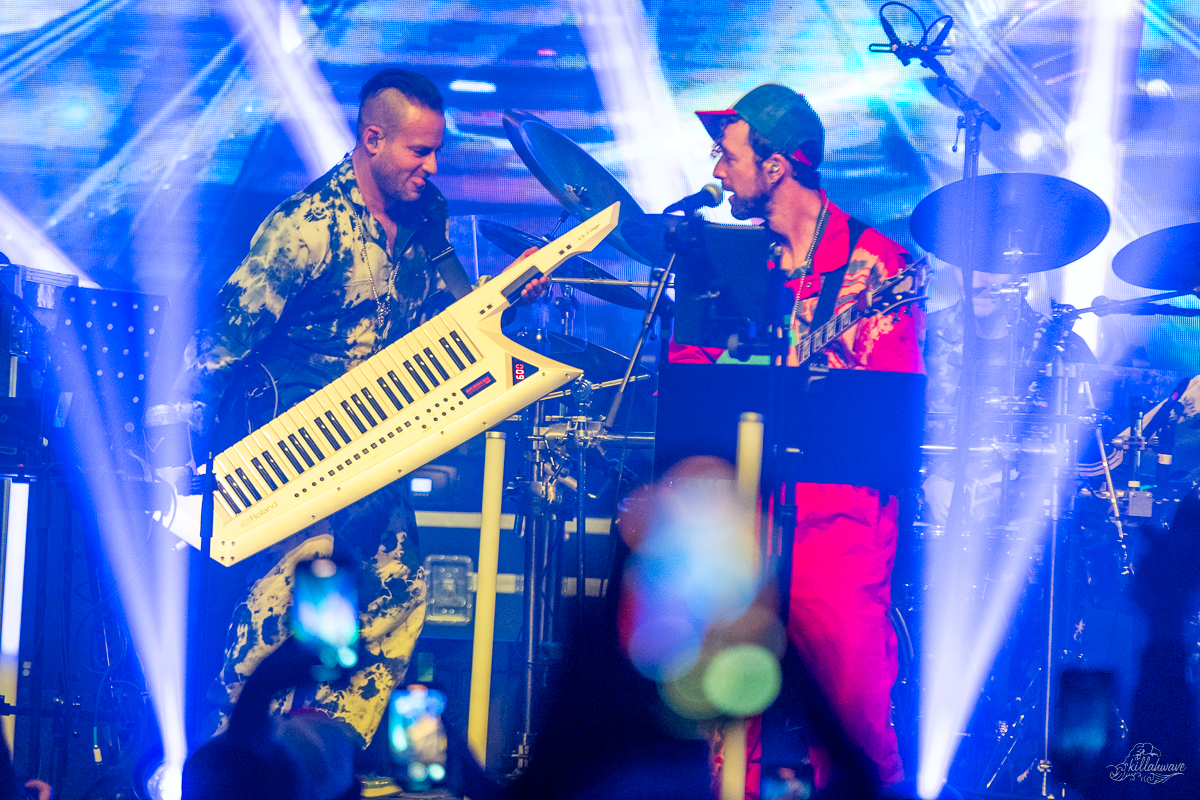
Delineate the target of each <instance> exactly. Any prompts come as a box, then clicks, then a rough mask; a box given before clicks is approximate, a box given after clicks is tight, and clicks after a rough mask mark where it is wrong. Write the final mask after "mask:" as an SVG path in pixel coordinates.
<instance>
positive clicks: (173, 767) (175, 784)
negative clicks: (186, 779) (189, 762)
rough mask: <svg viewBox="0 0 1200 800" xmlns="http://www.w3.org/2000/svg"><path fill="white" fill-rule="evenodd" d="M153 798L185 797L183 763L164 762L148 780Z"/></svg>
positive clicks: (147, 785)
mask: <svg viewBox="0 0 1200 800" xmlns="http://www.w3.org/2000/svg"><path fill="white" fill-rule="evenodd" d="M146 793H147V794H148V795H150V798H151V800H180V798H181V797H183V764H168V763H167V762H165V761H164V762H163V763H161V764H159V765H158V768H157V769H155V770H154V772H153V773H152V774H151V775H150V778H149V780H147V781H146Z"/></svg>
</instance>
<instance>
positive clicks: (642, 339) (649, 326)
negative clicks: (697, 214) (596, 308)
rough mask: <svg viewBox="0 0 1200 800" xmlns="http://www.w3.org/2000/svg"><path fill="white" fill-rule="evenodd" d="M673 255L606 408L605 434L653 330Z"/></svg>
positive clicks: (661, 276) (672, 266)
mask: <svg viewBox="0 0 1200 800" xmlns="http://www.w3.org/2000/svg"><path fill="white" fill-rule="evenodd" d="M675 255H676V254H675V253H671V260H670V262H668V263H667V268H666V269H664V270H663V271H662V274H661V275H660V276H659V278H658V285H657V286H655V287H654V299H653V300H651V301H650V304H649V305H648V306H647V307H646V314H645V316H644V317H642V332H641V333H640V334H639V335H638V340H637V344H635V345H634V346H633V355H631V356H630V357H629V363H628V364H626V365H625V374H624V375H623V376H622V377H621V385H620V387H619V388H618V389H617V391H616V393H615V394H614V395H613V399H612V402H611V403H610V404H609V406H608V413H607V414H605V415H604V425H603V430H604V432H606V433H607V432H608V431H609V430H611V429H612V426H613V425H615V424H616V422H617V413H618V412H619V411H620V410H621V401H622V400H623V399H624V398H625V388H626V387H627V386H628V385H629V379H630V377H631V376H632V375H633V371H634V369H636V368H637V365H638V362H639V361H640V360H641V357H642V347H643V346H644V345H645V344H646V339H647V337H648V336H649V335H650V331H651V330H653V329H654V317H655V315H656V314H657V313H658V304H659V301H660V300H662V296H663V291H664V290H665V289H666V288H667V282H668V281H669V280H670V278H671V270H672V268H674V266H675Z"/></svg>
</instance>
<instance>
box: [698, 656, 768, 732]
mask: <svg viewBox="0 0 1200 800" xmlns="http://www.w3.org/2000/svg"><path fill="white" fill-rule="evenodd" d="M780 682H781V675H780V671H779V661H778V660H777V659H776V658H775V656H774V655H772V654H771V651H770V650H767V649H766V648H765V647H762V646H761V645H757V644H739V645H734V646H733V647H727V648H725V649H724V650H722V651H721V652H720V653H718V654H717V655H716V656H715V657H713V660H712V661H711V662H710V663H709V665H708V669H707V670H705V672H704V696H705V697H707V698H708V700H709V702H710V703H712V704H713V705H714V706H716V707H717V708H719V709H720V710H721V711H723V712H725V713H726V714H730V715H732V716H735V717H749V716H753V715H754V714H758V713H760V712H761V711H763V710H764V709H766V707H767V706H769V705H771V703H772V702H773V701H774V700H775V698H776V697H777V696H778V695H779V686H780Z"/></svg>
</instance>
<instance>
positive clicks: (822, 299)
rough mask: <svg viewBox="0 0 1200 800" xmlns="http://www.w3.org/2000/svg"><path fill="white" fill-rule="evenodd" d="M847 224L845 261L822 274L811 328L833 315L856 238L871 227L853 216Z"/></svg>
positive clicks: (821, 323)
mask: <svg viewBox="0 0 1200 800" xmlns="http://www.w3.org/2000/svg"><path fill="white" fill-rule="evenodd" d="M849 226H850V249H849V250H848V251H847V252H846V263H845V264H843V265H842V266H840V267H838V268H837V269H835V270H833V271H832V272H826V273H825V275H824V276H822V278H821V295H820V296H819V297H818V298H817V307H816V309H815V310H814V311H813V319H812V324H811V325H810V326H809V328H810V329H811V330H816V329H817V328H819V327H821V326H822V325H824V324H825V323H826V322H828V321H829V319H830V318H831V317H832V316H833V311H834V308H835V307H836V306H837V298H838V295H839V294H841V292H842V284H843V283H845V281H846V272H847V270H849V269H850V259H851V258H853V257H854V248H855V247H857V246H858V240H859V238H860V237H862V235H863V231H865V230H866V229H867V228H869V227H871V226H870V225H868V224H867V223H865V222H863V221H862V220H861V219H857V218H855V217H851V218H850V220H849Z"/></svg>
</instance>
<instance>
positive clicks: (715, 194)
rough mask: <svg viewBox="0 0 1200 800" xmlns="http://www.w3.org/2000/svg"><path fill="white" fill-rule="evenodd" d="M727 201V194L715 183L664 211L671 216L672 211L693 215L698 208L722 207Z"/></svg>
mask: <svg viewBox="0 0 1200 800" xmlns="http://www.w3.org/2000/svg"><path fill="white" fill-rule="evenodd" d="M724 200H725V192H723V191H722V190H721V187H720V186H717V185H716V184H715V183H710V184H708V185H707V186H705V187H704V188H703V189H701V190H700V191H698V192H696V193H695V194H690V195H688V196H687V197H685V198H683V199H682V200H680V201H679V202H678V203H672V204H671V205H669V206H667V207H666V208H664V209H663V213H664V214H670V213H671V212H672V211H683V212H685V213H688V214H690V213H692V212H693V211H695V210H696V209H698V208H715V207H716V206H719V205H721V203H722V201H724Z"/></svg>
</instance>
